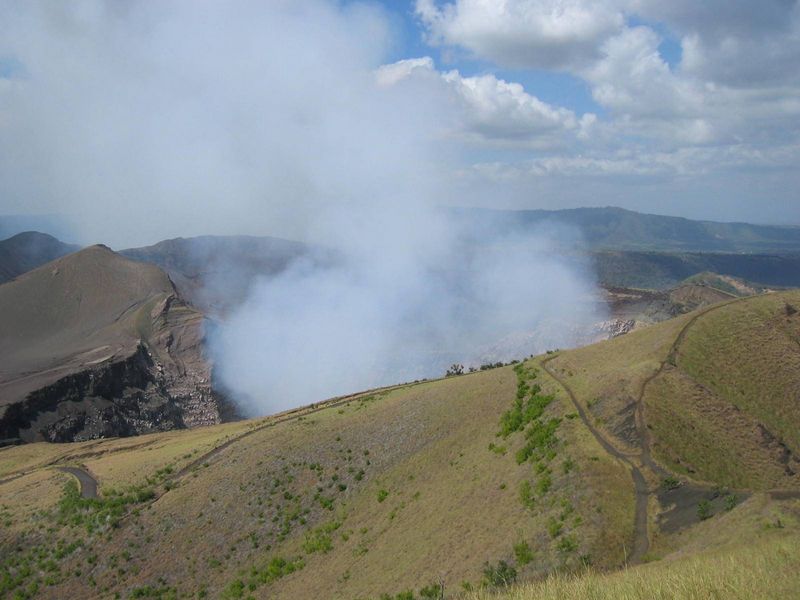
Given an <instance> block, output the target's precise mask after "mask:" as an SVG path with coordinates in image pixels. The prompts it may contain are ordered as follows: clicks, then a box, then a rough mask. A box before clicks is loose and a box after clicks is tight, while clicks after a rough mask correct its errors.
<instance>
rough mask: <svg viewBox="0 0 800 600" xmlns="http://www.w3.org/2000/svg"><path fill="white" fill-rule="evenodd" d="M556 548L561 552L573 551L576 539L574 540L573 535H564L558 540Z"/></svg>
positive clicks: (576, 546)
mask: <svg viewBox="0 0 800 600" xmlns="http://www.w3.org/2000/svg"><path fill="white" fill-rule="evenodd" d="M556 548H557V549H558V551H559V552H563V553H564V554H568V553H570V552H575V550H577V549H578V540H576V539H575V536H573V535H565V536H564V537H562V538H561V539H560V540H559V541H558V544H556Z"/></svg>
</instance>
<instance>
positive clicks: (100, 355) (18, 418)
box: [0, 246, 221, 441]
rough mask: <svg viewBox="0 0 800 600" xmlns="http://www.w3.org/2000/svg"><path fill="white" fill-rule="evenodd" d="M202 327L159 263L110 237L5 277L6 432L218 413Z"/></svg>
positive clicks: (2, 432) (56, 433) (1, 433)
mask: <svg viewBox="0 0 800 600" xmlns="http://www.w3.org/2000/svg"><path fill="white" fill-rule="evenodd" d="M203 325H204V318H203V315H202V314H200V313H199V312H197V311H196V310H194V309H192V308H190V307H188V306H187V305H186V304H185V303H184V302H183V300H182V299H181V298H180V296H179V295H178V294H177V292H176V291H175V288H174V287H173V285H172V282H171V281H170V280H169V278H168V277H167V275H166V274H165V273H164V272H163V271H161V269H159V268H157V267H155V266H153V265H146V264H143V263H139V262H136V261H132V260H129V259H127V258H124V257H122V256H120V255H118V254H116V253H114V252H112V251H111V250H110V249H108V248H106V247H105V246H92V247H89V248H86V249H84V250H81V251H79V252H76V253H74V254H70V255H68V256H66V257H63V258H60V259H58V260H55V261H53V262H50V263H48V264H46V265H43V266H41V267H39V268H38V269H34V270H33V271H30V272H28V273H26V274H24V275H21V276H20V277H18V278H17V279H15V280H13V281H10V282H7V283H5V284H3V285H0V331H2V332H3V334H2V336H0V439H8V438H22V439H24V440H26V441H35V440H41V439H45V440H49V441H73V440H81V439H89V438H96V437H108V436H125V435H132V434H138V433H145V432H148V431H160V430H166V429H174V428H180V427H187V426H193V425H202V424H213V423H218V422H220V420H221V405H220V403H219V402H218V398H217V397H216V396H215V394H214V393H213V392H212V389H211V383H210V381H211V368H210V365H209V363H208V362H207V361H206V360H205V357H204V352H203V337H204V333H203V329H204V327H203Z"/></svg>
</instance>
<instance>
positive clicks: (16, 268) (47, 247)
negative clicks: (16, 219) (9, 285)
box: [0, 231, 79, 283]
mask: <svg viewBox="0 0 800 600" xmlns="http://www.w3.org/2000/svg"><path fill="white" fill-rule="evenodd" d="M78 249H79V246H74V245H72V244H65V243H64V242H61V241H59V240H57V239H56V238H54V237H53V236H51V235H47V234H46V233H38V232H36V231H26V232H24V233H18V234H17V235H15V236H14V237H11V238H8V239H7V240H2V241H0V283H4V282H6V281H10V280H11V279H14V278H15V277H18V276H19V275H22V274H23V273H27V272H28V271H30V270H32V269H35V268H36V267H38V266H41V265H43V264H45V263H47V262H50V261H51V260H55V259H56V258H61V257H62V256H66V255H67V254H70V253H72V252H75V251H77V250H78Z"/></svg>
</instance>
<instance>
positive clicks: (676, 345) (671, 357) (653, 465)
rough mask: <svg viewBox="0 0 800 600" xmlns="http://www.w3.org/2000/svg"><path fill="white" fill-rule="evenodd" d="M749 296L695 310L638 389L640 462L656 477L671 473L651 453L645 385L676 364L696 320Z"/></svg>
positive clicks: (637, 426)
mask: <svg viewBox="0 0 800 600" xmlns="http://www.w3.org/2000/svg"><path fill="white" fill-rule="evenodd" d="M749 298H751V296H744V297H741V298H738V297H737V298H735V299H733V300H728V301H726V302H720V303H719V304H714V305H712V306H708V307H706V308H704V309H702V310H700V311H698V312H697V314H695V315H694V316H692V318H691V319H689V320H688V321H687V322H686V324H685V325H684V326H683V327H681V330H680V331H679V332H678V335H677V336H675V340H674V341H673V342H672V345H671V346H670V349H669V352H667V357H666V358H665V359H664V360H663V361H661V363H660V364H659V366H658V369H657V370H656V371H655V372H654V373H652V374H651V375H649V376H648V377H647V378H646V379H645V380H644V381H643V382H642V387H641V388H640V389H639V394H638V396H637V397H636V409H635V411H636V412H635V421H636V430H637V433H638V434H639V439H640V440H641V449H642V453H641V457H640V458H641V461H642V464H643V465H644V466H645V467H647V468H648V469H649V470H650V471H651V472H652V473H653V474H654V475H655V476H656V477H658V478H660V479H663V478H665V477H668V476H670V475H671V473H670V472H669V471H667V470H666V469H664V468H663V467H662V466H661V465H659V464H658V463H657V462H656V461H655V460H653V457H652V455H651V451H650V449H651V441H650V430H649V429H648V428H647V419H646V416H645V406H644V395H645V393H646V392H647V386H649V385H650V384H651V383H652V382H653V381H654V380H655V379H656V378H658V377H659V376H660V375H662V374H663V373H664V370H665V369H666V368H667V366H668V365H673V366H677V358H678V350H679V349H680V347H681V344H683V341H684V340H685V339H686V334H687V333H688V332H689V330H690V329H691V328H692V327H693V326H694V324H695V323H697V321H699V320H700V319H701V318H702V317H704V316H706V315H708V314H709V313H712V312H714V311H716V310H719V309H720V308H724V307H726V306H730V305H731V304H735V303H736V302H741V301H743V300H747V299H749Z"/></svg>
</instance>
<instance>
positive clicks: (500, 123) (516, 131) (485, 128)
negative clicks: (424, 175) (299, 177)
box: [376, 57, 596, 148]
mask: <svg viewBox="0 0 800 600" xmlns="http://www.w3.org/2000/svg"><path fill="white" fill-rule="evenodd" d="M376 78H377V80H378V82H379V83H380V84H381V85H384V86H402V85H405V84H409V83H413V84H416V85H424V86H429V87H430V88H432V89H436V90H438V91H439V92H440V93H441V94H442V96H444V97H446V98H447V99H448V100H449V102H450V104H451V106H452V109H453V111H454V112H453V113H451V117H452V120H451V121H450V122H449V123H448V127H449V133H450V135H453V136H456V137H459V138H463V139H465V140H467V141H473V142H485V143H491V144H495V145H508V144H511V145H521V146H524V147H529V148H553V147H558V146H565V145H568V143H569V142H568V140H571V139H572V138H574V137H582V136H586V135H587V134H588V131H589V130H590V128H591V127H592V125H593V124H594V122H595V121H596V116H595V115H594V114H591V113H587V114H585V115H582V116H581V117H579V116H577V115H576V114H575V113H574V112H573V111H571V110H568V109H566V108H562V107H558V106H553V105H551V104H548V103H546V102H542V101H541V100H540V99H539V98H537V97H536V96H533V95H531V94H529V93H527V92H526V91H525V89H524V88H523V86H522V85H520V84H519V83H514V82H508V81H505V80H503V79H498V78H497V77H496V76H494V75H492V74H483V75H476V76H471V77H464V76H463V75H461V73H459V72H458V70H450V71H446V72H439V71H437V70H436V66H435V64H434V61H433V59H432V58H430V57H424V58H415V59H406V60H401V61H398V62H396V63H392V64H388V65H383V66H381V67H380V68H379V69H378V71H377V73H376Z"/></svg>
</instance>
